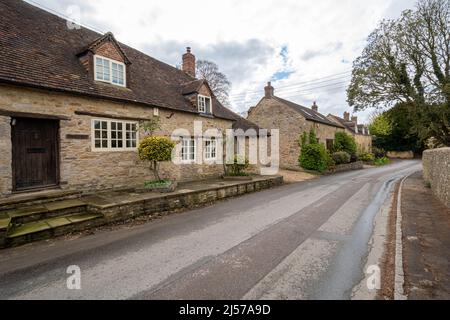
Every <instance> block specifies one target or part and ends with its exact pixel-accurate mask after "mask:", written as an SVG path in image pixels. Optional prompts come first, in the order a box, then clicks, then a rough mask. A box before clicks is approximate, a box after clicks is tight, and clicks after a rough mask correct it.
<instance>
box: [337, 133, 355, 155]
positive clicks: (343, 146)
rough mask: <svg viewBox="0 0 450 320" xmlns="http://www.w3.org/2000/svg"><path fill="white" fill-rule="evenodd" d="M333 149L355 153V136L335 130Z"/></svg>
mask: <svg viewBox="0 0 450 320" xmlns="http://www.w3.org/2000/svg"><path fill="white" fill-rule="evenodd" d="M333 150H334V152H339V151H343V152H347V153H348V154H350V155H354V154H356V142H355V138H354V137H353V136H351V135H349V134H347V133H345V132H336V134H335V136H334V146H333Z"/></svg>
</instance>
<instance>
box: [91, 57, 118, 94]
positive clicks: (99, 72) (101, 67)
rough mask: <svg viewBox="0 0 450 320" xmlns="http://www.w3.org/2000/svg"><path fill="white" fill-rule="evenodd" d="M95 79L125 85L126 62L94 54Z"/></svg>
mask: <svg viewBox="0 0 450 320" xmlns="http://www.w3.org/2000/svg"><path fill="white" fill-rule="evenodd" d="M94 61H95V80H97V81H102V82H107V83H111V84H114V85H117V86H121V87H125V86H126V78H125V64H123V63H122V62H119V61H115V60H112V59H108V58H105V57H102V56H94Z"/></svg>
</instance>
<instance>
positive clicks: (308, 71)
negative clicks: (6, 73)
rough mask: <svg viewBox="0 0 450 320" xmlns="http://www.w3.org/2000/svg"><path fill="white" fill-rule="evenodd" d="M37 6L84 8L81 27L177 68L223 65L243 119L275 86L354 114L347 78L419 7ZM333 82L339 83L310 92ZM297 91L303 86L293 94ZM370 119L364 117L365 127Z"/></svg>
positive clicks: (135, 0)
mask: <svg viewBox="0 0 450 320" xmlns="http://www.w3.org/2000/svg"><path fill="white" fill-rule="evenodd" d="M30 1H31V0H30ZM32 2H37V3H39V4H41V5H44V6H46V7H48V8H51V9H54V10H56V11H59V12H62V13H64V12H66V10H67V7H68V6H70V5H78V6H80V8H81V11H82V19H83V20H82V22H83V24H86V25H88V26H91V27H95V29H97V30H103V31H112V32H113V33H114V34H115V35H116V37H117V38H118V39H119V41H121V42H124V43H126V44H128V45H130V46H132V47H135V48H137V49H140V50H143V51H144V52H146V53H148V54H149V55H151V56H153V57H155V58H157V59H160V60H162V61H164V62H167V63H169V64H172V65H177V64H179V62H180V59H181V54H182V53H183V52H184V49H185V47H186V46H191V47H192V48H193V52H194V54H196V56H197V58H198V59H208V60H212V61H214V62H216V63H218V64H219V67H220V69H221V70H222V71H223V72H224V73H226V74H227V76H228V77H229V79H230V80H231V81H232V82H233V89H232V92H231V95H232V98H233V101H234V105H233V106H234V107H235V109H236V110H238V111H245V110H246V109H248V108H249V107H250V106H252V105H254V104H255V103H256V102H257V101H258V100H259V99H260V98H261V96H262V95H263V87H264V85H265V84H266V83H267V81H269V80H272V83H273V85H274V86H275V89H276V93H278V95H280V96H281V97H286V98H288V99H290V100H292V101H295V102H298V103H301V104H304V105H307V106H309V105H311V104H312V102H313V101H314V100H316V101H317V102H318V104H319V107H320V110H321V111H322V113H325V114H327V113H330V112H333V113H336V114H342V113H343V112H344V111H345V110H347V109H348V106H347V103H346V95H345V88H346V84H347V83H348V81H349V74H348V73H347V74H343V72H347V71H349V70H351V64H352V61H353V60H354V59H355V58H356V57H357V56H358V55H359V54H360V53H361V51H362V49H363V48H364V45H365V40H366V38H367V36H368V35H369V33H370V32H371V31H372V30H373V29H374V28H375V27H376V26H377V24H378V22H379V21H380V20H381V19H383V18H395V17H397V16H398V15H399V14H400V12H401V11H402V10H404V9H408V8H412V7H413V6H414V4H415V0H366V1H360V0H339V1H336V0H314V1H309V0H308V1H307V0H302V1H298V0H282V1H280V0H278V1H277V0H268V1H264V0H250V1H239V0H230V1H207V0H191V1H177V0H165V1H144V0H128V1H125V2H124V1H119V0H98V1H95V2H94V1H88V0H72V1H71V0H62V1H61V0H33V1H32ZM282 53H283V54H282ZM275 74H276V76H275V78H274V75H275ZM333 74H340V76H337V77H335V78H328V80H329V81H328V82H326V81H325V82H319V83H317V84H310V85H305V84H304V82H305V81H308V80H312V79H317V78H322V77H326V76H329V75H333ZM283 77H285V78H283ZM343 82H344V83H343ZM298 83H303V84H300V85H297V86H295V85H296V84H298ZM327 85H328V86H327ZM287 86H289V87H287ZM248 92H250V94H247V95H245V93H248ZM371 112H372V111H371V110H369V111H366V112H363V113H361V114H360V115H359V116H360V118H362V119H363V120H366V119H367V116H368V115H369V114H370V113H371Z"/></svg>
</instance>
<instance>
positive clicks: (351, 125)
mask: <svg viewBox="0 0 450 320" xmlns="http://www.w3.org/2000/svg"><path fill="white" fill-rule="evenodd" d="M328 117H333V119H335V120H336V121H338V122H339V123H340V124H342V125H343V126H344V127H345V128H346V129H347V130H349V131H351V132H353V133H356V134H360V135H366V136H368V135H370V134H369V130H368V128H367V127H366V126H365V125H363V124H359V125H358V132H356V130H355V129H356V127H355V123H354V122H352V121H347V120H345V119H344V118H341V117H338V116H335V115H334V114H329V115H328ZM363 128H365V129H366V133H365V134H364V133H363Z"/></svg>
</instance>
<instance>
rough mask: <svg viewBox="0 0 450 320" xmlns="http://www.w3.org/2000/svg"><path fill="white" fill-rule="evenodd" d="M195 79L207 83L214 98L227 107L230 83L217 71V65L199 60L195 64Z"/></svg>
mask: <svg viewBox="0 0 450 320" xmlns="http://www.w3.org/2000/svg"><path fill="white" fill-rule="evenodd" d="M197 78H199V79H205V80H206V81H208V83H209V86H210V87H211V90H212V91H213V92H214V95H215V96H216V98H217V99H218V100H219V101H220V102H221V103H222V104H223V105H225V106H229V105H230V103H229V99H228V96H229V91H230V89H231V82H230V81H228V79H227V76H226V75H224V74H223V73H222V72H220V71H219V67H218V66H217V64H215V63H214V62H211V61H207V60H199V61H198V62H197Z"/></svg>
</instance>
